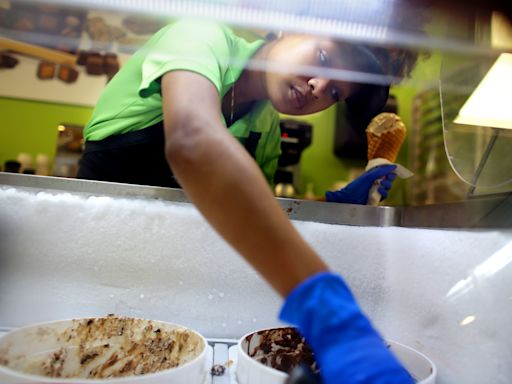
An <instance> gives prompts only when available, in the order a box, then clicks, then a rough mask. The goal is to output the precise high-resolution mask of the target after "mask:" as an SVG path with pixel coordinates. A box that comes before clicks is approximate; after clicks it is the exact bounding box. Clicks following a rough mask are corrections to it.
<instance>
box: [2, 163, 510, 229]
mask: <svg viewBox="0 0 512 384" xmlns="http://www.w3.org/2000/svg"><path fill="white" fill-rule="evenodd" d="M2 186H3V187H17V188H29V189H32V190H34V189H35V190H38V191H43V190H44V191H55V192H72V193H80V194H85V195H101V196H117V197H133V198H146V199H160V200H166V201H173V202H181V203H190V201H189V200H188V199H187V197H186V195H185V193H184V192H183V191H182V190H181V189H172V188H161V187H152V186H143V185H131V184H121V183H107V182H101V181H91V180H77V179H66V178H59V177H50V176H35V175H23V174H13V173H6V172H0V187H2ZM277 201H278V202H279V204H280V205H281V207H282V208H283V210H284V212H285V213H286V214H287V215H288V217H289V218H290V219H292V220H298V221H313V222H318V223H325V224H339V225H354V226H372V227H390V226H396V227H410V228H510V227H512V222H511V219H510V218H511V217H512V194H511V193H508V194H503V195H497V196H494V197H486V198H477V199H472V200H467V201H463V202H456V203H448V204H433V205H423V206H412V207H405V206H393V207H384V206H382V207H371V206H364V205H352V204H337V203H325V202H316V201H308V200H297V199H283V198H277Z"/></svg>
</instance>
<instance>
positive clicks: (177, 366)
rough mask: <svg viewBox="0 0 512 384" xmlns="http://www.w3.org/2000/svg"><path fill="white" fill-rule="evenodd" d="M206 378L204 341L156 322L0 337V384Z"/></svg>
mask: <svg viewBox="0 0 512 384" xmlns="http://www.w3.org/2000/svg"><path fill="white" fill-rule="evenodd" d="M207 374H208V367H207V342H206V340H205V338H204V337H203V336H201V335H200V334H199V333H197V332H195V331H193V330H191V329H189V328H186V327H183V326H180V325H177V324H172V323H167V322H162V321H154V320H146V319H138V318H131V317H117V316H107V317H98V318H86V319H74V320H62V321H55V322H51V323H44V324H37V325H33V326H28V327H24V328H19V329H16V330H14V331H11V332H9V333H7V334H6V335H4V336H2V337H0V383H2V384H11V383H12V384H14V383H54V384H57V383H73V384H86V383H98V384H99V383H119V384H125V383H126V384H128V383H143V384H150V383H151V384H163V383H165V384H177V383H198V384H202V383H203V382H204V381H205V379H206V377H207Z"/></svg>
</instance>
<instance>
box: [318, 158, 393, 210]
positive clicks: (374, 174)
mask: <svg viewBox="0 0 512 384" xmlns="http://www.w3.org/2000/svg"><path fill="white" fill-rule="evenodd" d="M395 169H396V165H394V164H389V165H380V166H378V167H375V168H372V169H370V170H369V171H367V172H365V173H363V174H362V175H361V176H359V177H358V178H357V179H355V180H354V181H352V182H351V183H350V184H348V185H347V186H346V187H344V188H341V189H339V190H337V191H334V192H331V191H327V192H325V198H326V200H327V201H329V202H331V203H348V204H366V202H367V201H368V193H369V192H370V188H371V187H372V185H373V183H374V182H375V181H377V180H378V179H380V178H382V180H380V187H379V189H378V190H379V193H380V194H381V196H382V198H381V201H382V200H384V199H385V198H386V197H388V192H389V190H390V189H391V187H392V186H393V180H395V178H396V173H394V171H395Z"/></svg>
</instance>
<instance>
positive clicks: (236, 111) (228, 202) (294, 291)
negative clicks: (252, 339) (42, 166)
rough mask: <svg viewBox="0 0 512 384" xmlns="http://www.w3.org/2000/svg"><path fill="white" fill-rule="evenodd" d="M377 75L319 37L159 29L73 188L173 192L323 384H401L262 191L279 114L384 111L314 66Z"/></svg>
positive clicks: (120, 78) (110, 105) (330, 277)
mask: <svg viewBox="0 0 512 384" xmlns="http://www.w3.org/2000/svg"><path fill="white" fill-rule="evenodd" d="M385 64H386V63H385V62H384V61H382V60H379V59H377V58H376V55H374V54H373V53H372V52H371V51H370V50H369V49H366V48H363V47H355V46H351V45H343V44H339V43H336V42H335V41H333V40H331V39H328V38H322V37H312V36H303V35H290V36H284V37H282V38H280V39H277V40H274V41H271V42H263V41H256V42H252V43H249V42H246V41H245V40H242V39H240V38H238V37H236V36H235V35H234V34H233V32H232V31H231V30H230V29H229V28H227V27H225V26H220V25H217V24H215V23H212V22H206V21H193V20H184V21H179V22H177V23H175V24H172V25H170V26H168V27H166V28H164V29H162V30H161V31H159V32H158V33H157V34H156V35H155V36H154V37H153V38H152V39H151V40H150V41H149V42H148V43H147V44H146V45H145V46H144V47H143V48H142V49H141V50H140V51H139V52H137V53H136V54H135V55H134V56H133V57H132V58H131V59H130V61H129V62H128V63H127V64H126V65H125V66H124V67H123V68H122V69H121V71H120V72H119V73H118V74H117V75H116V76H115V77H114V78H113V79H112V80H111V82H110V83H109V85H108V86H107V88H106V89H105V92H104V93H103V94H102V96H101V98H100V100H99V102H98V104H97V106H96V109H95V112H94V114H93V116H92V119H91V121H90V123H89V124H88V125H87V127H86V128H85V138H86V139H87V143H86V148H85V153H84V156H83V158H82V160H81V168H80V172H79V177H82V178H91V179H97V180H109V181H120V182H134V183H143V184H151V185H164V186H173V185H176V184H175V183H176V182H175V181H173V180H176V181H177V182H178V183H179V185H180V186H181V187H182V188H183V189H184V191H185V192H186V194H187V195H188V197H189V199H190V200H191V201H192V202H193V203H194V204H195V205H196V206H197V207H198V209H199V210H200V212H201V213H202V214H203V215H204V217H205V218H206V219H207V220H208V221H209V223H210V224H211V225H212V226H213V227H214V228H215V229H216V230H217V231H218V232H219V233H220V234H221V235H222V236H223V237H224V239H225V240H226V241H228V242H229V243H230V244H231V245H232V246H233V247H234V248H235V249H236V250H237V251H238V252H239V253H240V254H241V255H242V256H243V257H244V258H245V259H246V260H247V261H248V262H249V263H251V265H252V266H253V267H254V268H256V269H257V270H258V271H259V272H260V273H261V274H262V275H263V276H264V277H265V279H266V280H267V281H268V282H269V283H270V284H271V285H272V286H273V287H274V288H275V289H276V290H277V291H278V292H279V293H280V294H281V295H282V296H283V297H286V301H285V304H284V307H283V310H282V312H281V319H282V320H284V321H286V322H289V323H291V324H294V325H296V326H297V327H298V328H299V330H300V331H301V332H302V333H303V335H304V336H305V337H306V339H307V340H308V342H309V343H310V344H311V346H312V348H313V350H314V351H315V353H316V357H317V360H318V362H319V365H320V367H321V372H322V373H321V374H322V378H323V380H324V382H325V383H363V382H364V383H410V382H412V380H411V378H410V377H409V375H408V374H407V372H406V371H405V370H404V369H403V368H402V367H401V365H400V364H399V363H398V362H397V360H396V359H395V358H394V357H393V356H392V355H391V354H390V352H389V351H388V350H387V348H386V347H385V345H384V343H383V342H382V341H381V338H380V337H379V335H378V333H377V332H376V331H375V330H374V329H373V328H372V326H371V324H370V322H369V321H368V320H367V318H366V317H365V316H364V314H362V312H361V310H360V309H359V307H358V305H357V304H356V302H355V300H354V298H353V297H352V296H351V294H350V291H349V289H348V287H347V286H346V285H345V283H344V282H343V280H342V279H341V277H339V276H338V275H336V274H334V273H331V272H329V271H328V267H327V265H326V264H325V263H324V262H323V261H322V260H321V259H320V257H319V256H318V255H317V254H316V253H315V252H314V251H313V249H312V248H311V247H310V246H309V245H308V244H307V243H306V242H305V241H304V240H303V239H302V237H301V236H300V235H299V234H298V232H297V231H296V230H295V229H294V227H293V226H292V225H291V223H290V221H289V220H288V218H287V217H286V215H285V214H284V213H283V212H282V210H281V209H280V207H279V205H278V203H277V201H276V200H275V198H274V196H273V194H272V192H271V189H270V188H269V183H271V182H272V178H273V173H274V172H275V170H276V167H277V158H278V156H279V153H280V143H279V138H280V132H279V125H278V115H277V112H276V110H277V111H279V112H282V113H286V114H291V115H301V114H309V113H313V112H318V111H321V110H323V109H325V108H327V107H329V106H331V105H332V104H333V103H336V102H338V101H345V102H346V103H347V105H348V106H349V108H352V109H353V110H354V111H356V112H357V111H359V112H361V111H365V110H366V111H369V112H370V114H372V113H373V114H374V113H377V112H379V109H380V108H382V106H383V105H384V103H385V101H386V98H387V87H386V86H369V85H363V84H357V83H351V82H347V81H341V80H332V79H329V78H328V77H324V76H322V74H318V73H317V74H314V68H318V67H323V68H325V70H329V69H347V70H363V71H365V72H370V73H381V74H384V73H386V72H385V71H386V70H385V68H384V67H385ZM244 147H245V148H244ZM393 170H394V166H387V167H382V168H377V171H374V172H373V173H372V172H370V173H367V174H364V175H363V176H362V177H361V178H360V180H359V181H358V180H356V187H353V186H352V188H351V189H349V190H352V191H356V192H357V193H355V195H357V194H358V193H359V192H360V191H361V190H362V191H363V192H362V195H364V193H366V196H367V195H368V189H369V188H370V186H371V184H372V183H373V181H374V180H375V179H378V178H381V177H386V176H388V175H389V174H391V173H392V172H393ZM389 178H390V179H392V176H389ZM361 180H363V181H361ZM358 183H359V184H358ZM384 184H385V185H386V186H385V187H383V189H386V188H389V187H390V184H391V181H388V182H387V183H384ZM337 192H339V193H340V195H339V196H346V195H347V194H346V191H345V192H344V191H343V190H341V191H337ZM381 192H384V194H385V192H386V191H385V190H384V191H381ZM334 193H336V192H334ZM349 195H350V193H349Z"/></svg>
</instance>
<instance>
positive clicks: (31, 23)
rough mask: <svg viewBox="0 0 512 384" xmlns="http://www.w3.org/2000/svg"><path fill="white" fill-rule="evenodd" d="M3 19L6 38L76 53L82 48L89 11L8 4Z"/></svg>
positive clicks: (1, 22)
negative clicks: (79, 46) (81, 38)
mask: <svg viewBox="0 0 512 384" xmlns="http://www.w3.org/2000/svg"><path fill="white" fill-rule="evenodd" d="M8 3H10V4H9V7H8V8H7V9H3V10H2V13H3V17H0V28H2V29H3V33H2V34H3V35H4V36H6V37H10V38H13V39H16V40H20V41H23V42H25V43H29V44H35V45H41V46H44V47H46V48H50V49H57V50H59V51H64V52H69V53H74V52H76V50H77V48H78V45H79V42H80V41H79V40H80V39H79V38H80V35H81V34H82V30H83V26H84V21H85V15H86V11H85V10H84V9H79V8H77V7H76V6H69V7H68V6H61V5H50V4H36V3H35V2H33V3H32V2H30V3H29V2H21V1H20V2H18V1H10V2H8Z"/></svg>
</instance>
